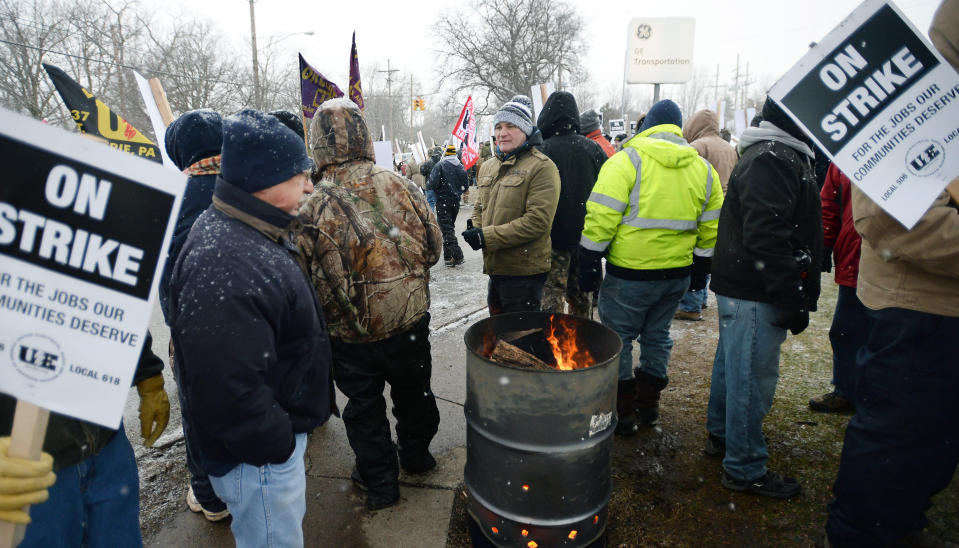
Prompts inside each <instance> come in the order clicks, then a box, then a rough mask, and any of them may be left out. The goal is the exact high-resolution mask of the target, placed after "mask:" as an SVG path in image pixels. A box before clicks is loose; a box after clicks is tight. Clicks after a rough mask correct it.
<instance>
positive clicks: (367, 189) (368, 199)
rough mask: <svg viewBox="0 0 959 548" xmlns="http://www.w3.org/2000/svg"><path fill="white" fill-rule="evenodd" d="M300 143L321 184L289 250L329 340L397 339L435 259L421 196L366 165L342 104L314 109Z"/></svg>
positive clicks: (415, 310) (430, 218) (423, 294)
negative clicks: (298, 260) (300, 261)
mask: <svg viewBox="0 0 959 548" xmlns="http://www.w3.org/2000/svg"><path fill="white" fill-rule="evenodd" d="M310 142H311V143H312V144H313V151H312V152H313V159H314V161H315V162H316V166H317V169H318V171H319V173H320V174H321V176H322V178H321V179H320V180H319V182H317V184H316V188H315V190H314V192H313V194H312V195H310V197H309V198H308V200H307V202H306V203H305V204H304V205H303V207H302V208H301V209H300V214H299V218H300V220H301V222H302V223H303V225H304V229H303V232H302V233H301V234H300V236H299V238H298V239H297V245H298V246H299V248H300V249H301V250H302V251H303V255H304V257H305V258H306V264H307V268H308V270H309V272H310V277H311V279H312V281H313V285H314V287H315V288H316V292H317V295H318V297H319V299H320V302H321V303H322V306H323V312H324V314H325V315H326V320H327V322H328V324H329V328H330V334H331V335H332V336H333V337H335V338H337V339H341V340H344V341H346V342H350V343H359V342H370V341H378V340H382V339H386V338H388V337H391V336H393V335H396V334H398V333H402V332H404V331H407V330H408V329H410V328H411V327H413V325H414V324H415V323H416V322H417V321H418V320H419V319H420V318H422V317H423V315H424V314H425V313H426V312H427V311H428V310H429V307H430V294H429V269H430V267H431V266H433V265H434V264H436V262H437V261H438V260H439V257H440V253H441V252H442V241H443V237H442V234H441V233H440V229H439V226H438V225H437V223H436V217H435V216H434V215H433V213H432V211H431V210H430V207H429V205H428V204H427V202H426V197H425V196H424V195H423V193H422V192H420V191H419V190H418V189H417V188H416V187H415V186H414V185H413V183H412V182H410V181H409V180H407V179H405V178H404V177H401V176H399V175H397V174H395V173H393V172H392V171H389V170H387V169H383V168H380V167H377V166H376V165H374V163H373V141H372V140H371V139H370V135H369V131H368V129H367V126H366V122H365V121H364V120H363V117H362V114H361V113H360V111H359V109H358V108H357V107H356V106H355V105H354V104H353V102H352V101H349V100H348V99H347V100H345V102H344V101H337V100H331V101H327V102H325V103H323V105H321V107H320V108H319V109H318V110H317V112H316V114H315V115H314V117H313V123H312V124H311V126H310ZM453 158H454V159H455V156H454V157H453ZM461 171H462V170H461Z"/></svg>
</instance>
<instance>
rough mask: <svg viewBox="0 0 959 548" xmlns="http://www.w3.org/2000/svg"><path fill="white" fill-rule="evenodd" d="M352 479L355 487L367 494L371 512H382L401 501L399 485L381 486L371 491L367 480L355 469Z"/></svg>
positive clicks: (367, 505) (367, 503)
mask: <svg viewBox="0 0 959 548" xmlns="http://www.w3.org/2000/svg"><path fill="white" fill-rule="evenodd" d="M350 479H351V480H352V481H353V485H355V486H356V488H357V489H359V490H360V491H364V492H366V507H367V508H368V509H370V510H381V509H383V508H389V507H390V506H393V505H394V504H396V503H397V501H399V500H400V488H399V486H398V485H397V484H395V483H394V484H380V485H378V486H377V488H376V490H374V491H371V490H370V487H369V485H368V484H367V483H366V480H364V479H363V476H362V475H360V471H359V470H358V469H357V468H356V467H354V468H353V471H352V472H351V473H350Z"/></svg>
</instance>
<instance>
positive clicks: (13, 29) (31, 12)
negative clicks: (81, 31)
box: [0, 0, 73, 123]
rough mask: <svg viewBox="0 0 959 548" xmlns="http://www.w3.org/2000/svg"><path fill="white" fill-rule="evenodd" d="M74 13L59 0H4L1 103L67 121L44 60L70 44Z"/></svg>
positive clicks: (1, 3)
mask: <svg viewBox="0 0 959 548" xmlns="http://www.w3.org/2000/svg"><path fill="white" fill-rule="evenodd" d="M71 15H72V10H71V9H70V8H69V6H68V4H67V3H66V2H60V1H57V0H37V1H35V2H31V3H26V2H19V1H17V0H0V39H2V40H3V41H4V42H3V43H2V44H0V51H3V54H2V55H0V104H2V105H3V106H5V107H7V108H9V109H12V110H15V111H19V112H22V113H25V114H29V115H30V116H33V117H35V118H50V119H51V121H54V122H56V123H65V122H66V121H67V119H68V113H67V112H65V111H63V110H62V109H61V108H60V104H59V102H58V99H57V97H56V91H55V90H54V89H53V87H52V86H51V85H49V82H47V77H46V73H45V72H44V70H43V67H42V66H41V62H42V59H43V55H44V52H45V51H48V50H51V49H60V48H65V47H66V44H67V43H68V41H69V40H70V38H71V35H72V33H73V27H72V25H71Z"/></svg>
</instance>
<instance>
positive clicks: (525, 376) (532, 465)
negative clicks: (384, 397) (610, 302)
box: [464, 312, 622, 547]
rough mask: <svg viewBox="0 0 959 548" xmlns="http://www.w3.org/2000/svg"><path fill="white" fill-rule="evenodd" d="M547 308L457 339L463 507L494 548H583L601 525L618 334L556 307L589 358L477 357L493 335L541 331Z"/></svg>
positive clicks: (608, 485)
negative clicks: (575, 365) (542, 366)
mask: <svg viewBox="0 0 959 548" xmlns="http://www.w3.org/2000/svg"><path fill="white" fill-rule="evenodd" d="M552 315H553V314H551V313H546V312H517V313H509V314H501V315H497V316H493V317H490V318H487V319H484V320H481V321H479V322H477V323H475V324H473V325H472V326H470V328H469V329H467V331H466V334H465V336H464V339H465V342H466V347H467V353H466V408H465V412H466V424H467V431H466V446H467V449H466V470H465V481H466V487H467V490H468V492H469V506H468V511H469V513H470V515H471V516H472V517H473V519H474V520H476V522H477V525H478V526H479V527H480V528H481V529H482V530H483V533H484V534H485V535H486V537H487V538H488V539H489V540H490V541H491V542H492V543H493V544H495V545H497V546H522V547H526V546H541V547H542V546H587V545H589V544H590V543H592V542H593V541H595V540H596V539H597V538H599V536H600V535H602V533H603V531H604V530H605V528H606V511H607V508H608V506H609V499H610V494H611V492H612V479H611V477H610V471H611V466H612V446H613V431H614V430H615V427H616V413H615V410H616V383H617V377H618V375H617V372H618V367H619V366H618V363H619V360H618V357H619V353H620V350H621V348H622V342H621V340H620V338H619V336H618V335H616V333H614V332H613V331H611V330H610V329H608V328H607V327H605V326H603V325H601V324H599V323H596V322H593V321H589V320H585V319H582V318H575V317H573V316H566V315H563V314H557V315H556V316H563V317H564V319H565V320H566V321H571V322H572V323H573V324H574V326H575V333H576V340H577V341H578V342H579V344H585V346H586V348H587V349H588V350H589V352H590V354H591V355H592V356H593V358H594V361H595V363H596V364H595V365H593V366H591V367H587V368H585V369H574V370H571V371H559V370H549V371H544V370H536V369H527V368H522V367H513V366H510V365H504V364H499V363H495V362H492V361H490V360H489V359H487V358H486V357H484V356H485V355H487V354H488V352H489V350H490V348H489V345H490V344H492V343H491V341H493V340H495V337H496V335H497V334H501V333H504V332H509V331H523V330H527V329H534V328H544V329H546V330H547V333H548V332H549V331H548V329H549V325H550V316H552ZM484 349H485V352H484Z"/></svg>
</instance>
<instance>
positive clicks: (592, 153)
mask: <svg viewBox="0 0 959 548" xmlns="http://www.w3.org/2000/svg"><path fill="white" fill-rule="evenodd" d="M536 125H537V127H539V130H540V132H542V134H543V139H544V141H543V147H542V151H543V154H545V155H546V156H547V157H548V158H549V159H550V160H552V161H553V163H554V164H556V168H557V169H558V170H559V180H560V191H559V203H558V205H557V206H556V215H555V216H554V217H553V227H552V229H551V230H550V234H549V237H550V242H551V244H552V247H553V249H558V250H572V249H576V247H577V246H578V245H579V237H580V234H582V232H583V220H584V219H585V218H586V200H587V199H589V193H590V191H592V189H593V184H595V183H596V177H597V176H598V175H599V170H600V168H601V167H603V163H604V162H606V154H605V153H604V152H603V149H602V148H600V146H599V145H598V144H596V143H594V142H593V141H592V140H590V139H587V138H586V137H583V136H582V135H580V134H579V109H578V108H577V106H576V99H575V98H573V95H572V94H571V93H569V92H565V91H558V92H556V93H553V94H552V95H550V96H549V98H548V99H547V100H546V104H545V105H543V109H542V111H541V113H540V115H539V119H538V120H537V122H536Z"/></svg>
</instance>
